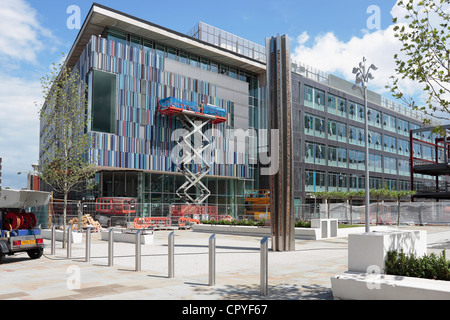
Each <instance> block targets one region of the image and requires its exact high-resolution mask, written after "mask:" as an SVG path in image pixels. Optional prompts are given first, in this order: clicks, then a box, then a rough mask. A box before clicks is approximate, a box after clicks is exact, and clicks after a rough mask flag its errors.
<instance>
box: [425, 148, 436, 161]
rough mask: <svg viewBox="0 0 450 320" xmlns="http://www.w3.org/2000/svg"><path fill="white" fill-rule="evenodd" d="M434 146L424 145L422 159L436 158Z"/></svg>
mask: <svg viewBox="0 0 450 320" xmlns="http://www.w3.org/2000/svg"><path fill="white" fill-rule="evenodd" d="M432 151H433V150H432V148H431V147H428V146H422V159H425V160H433V161H434V160H435V159H434V158H435V154H434V152H432Z"/></svg>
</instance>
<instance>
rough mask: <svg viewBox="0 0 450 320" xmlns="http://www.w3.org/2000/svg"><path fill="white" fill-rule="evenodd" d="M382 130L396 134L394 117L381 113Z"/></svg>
mask: <svg viewBox="0 0 450 320" xmlns="http://www.w3.org/2000/svg"><path fill="white" fill-rule="evenodd" d="M383 128H384V130H388V131H391V132H397V127H396V126H395V117H394V116H391V115H388V114H387V113H383Z"/></svg>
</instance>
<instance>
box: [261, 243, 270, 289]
mask: <svg viewBox="0 0 450 320" xmlns="http://www.w3.org/2000/svg"><path fill="white" fill-rule="evenodd" d="M268 240H269V238H268V237H264V238H263V239H262V240H261V265H260V266H261V272H260V277H261V289H260V291H261V295H262V296H266V295H267V293H268V279H269V277H268V272H269V268H268V262H269V253H268V252H269V241H268Z"/></svg>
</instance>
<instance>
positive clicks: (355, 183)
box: [348, 174, 366, 191]
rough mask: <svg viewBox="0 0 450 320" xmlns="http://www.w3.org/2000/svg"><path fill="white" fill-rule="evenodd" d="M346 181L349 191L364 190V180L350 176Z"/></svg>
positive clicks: (356, 176)
mask: <svg viewBox="0 0 450 320" xmlns="http://www.w3.org/2000/svg"><path fill="white" fill-rule="evenodd" d="M348 180H349V187H350V191H359V190H360V189H361V190H365V187H366V186H365V183H366V179H365V178H364V177H361V176H358V175H354V174H351V175H350V177H349V179H348Z"/></svg>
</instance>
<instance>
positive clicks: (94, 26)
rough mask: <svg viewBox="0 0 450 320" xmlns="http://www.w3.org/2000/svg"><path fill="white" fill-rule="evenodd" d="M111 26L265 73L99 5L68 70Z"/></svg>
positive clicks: (217, 49)
mask: <svg viewBox="0 0 450 320" xmlns="http://www.w3.org/2000/svg"><path fill="white" fill-rule="evenodd" d="M108 26H109V27H113V28H115V29H120V30H122V31H125V32H128V33H130V34H136V35H139V36H141V37H144V38H148V39H150V40H154V41H157V42H159V43H162V44H166V45H169V46H173V47H176V48H179V49H183V50H186V51H188V52H191V53H194V54H197V55H199V56H203V57H207V58H210V59H214V60H216V61H218V62H222V63H225V64H228V65H232V66H236V67H239V68H242V69H245V70H248V71H251V72H255V73H263V72H265V71H266V65H265V64H264V63H262V62H260V61H257V60H254V59H252V58H249V57H246V56H244V55H241V54H238V53H235V52H232V51H230V50H227V49H224V48H222V47H219V46H216V45H213V44H210V43H208V42H205V41H202V40H199V39H195V38H193V37H191V36H189V35H186V34H183V33H180V32H177V31H173V30H170V29H167V28H164V27H162V26H159V25H156V24H154V23H151V22H149V21H145V20H142V19H139V18H136V17H133V16H131V15H128V14H126V13H123V12H120V11H117V10H114V9H111V8H109V7H106V6H103V5H100V4H97V3H94V4H93V5H92V7H91V9H90V11H89V13H88V14H87V17H86V19H85V21H84V23H83V26H82V27H81V30H80V32H79V33H78V36H77V38H76V39H75V42H74V44H73V46H72V49H71V50H70V52H69V55H68V59H67V61H68V66H69V67H73V66H75V64H76V63H77V61H78V59H79V57H80V55H81V53H82V52H83V50H84V48H85V47H86V45H87V43H88V42H89V40H90V39H91V36H92V35H95V36H98V35H100V34H102V33H103V30H104V29H105V28H106V27H108Z"/></svg>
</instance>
